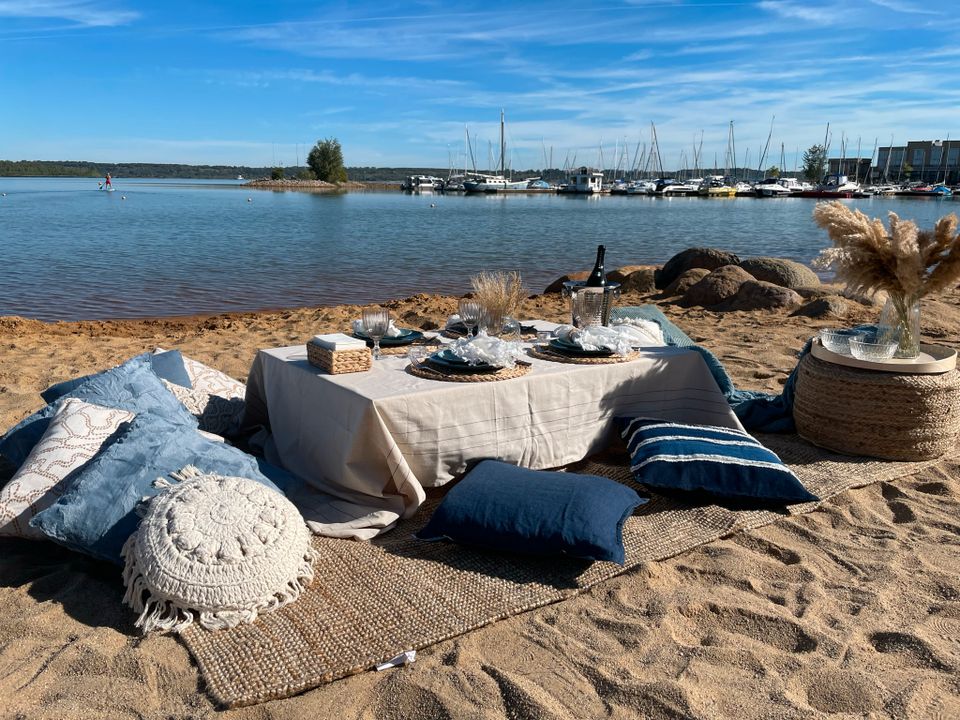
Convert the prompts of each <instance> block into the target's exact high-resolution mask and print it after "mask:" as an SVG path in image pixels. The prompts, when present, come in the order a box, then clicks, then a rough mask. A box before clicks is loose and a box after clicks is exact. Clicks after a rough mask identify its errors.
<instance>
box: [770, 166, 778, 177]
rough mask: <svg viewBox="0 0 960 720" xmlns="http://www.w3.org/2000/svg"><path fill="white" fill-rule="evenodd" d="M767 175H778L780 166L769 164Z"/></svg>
mask: <svg viewBox="0 0 960 720" xmlns="http://www.w3.org/2000/svg"><path fill="white" fill-rule="evenodd" d="M767 177H775V178H778V177H780V168H778V167H777V166H776V165H771V166H770V167H768V168H767Z"/></svg>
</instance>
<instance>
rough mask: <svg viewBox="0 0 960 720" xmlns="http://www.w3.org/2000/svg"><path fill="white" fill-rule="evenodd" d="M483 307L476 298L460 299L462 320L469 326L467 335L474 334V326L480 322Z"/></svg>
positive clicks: (465, 325)
mask: <svg viewBox="0 0 960 720" xmlns="http://www.w3.org/2000/svg"><path fill="white" fill-rule="evenodd" d="M480 313H481V307H480V303H478V302H477V301H476V300H468V299H466V298H464V299H462V300H461V301H460V322H462V323H463V324H464V327H466V328H467V335H466V336H467V337H470V336H471V335H473V328H475V327H476V326H477V323H479V322H480Z"/></svg>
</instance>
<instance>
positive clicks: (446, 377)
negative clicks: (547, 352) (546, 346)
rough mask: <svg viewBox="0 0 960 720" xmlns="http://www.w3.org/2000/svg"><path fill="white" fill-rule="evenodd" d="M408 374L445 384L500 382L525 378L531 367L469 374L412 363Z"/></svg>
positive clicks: (522, 366)
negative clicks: (440, 381)
mask: <svg viewBox="0 0 960 720" xmlns="http://www.w3.org/2000/svg"><path fill="white" fill-rule="evenodd" d="M407 372H408V373H410V374H411V375H416V376H417V377H422V378H426V379H427V380H442V381H443V382H461V383H478V382H497V381H498V380H512V379H513V378H518V377H523V376H524V375H526V374H527V373H528V372H530V365H529V364H528V363H517V365H516V367H512V368H501V369H500V370H497V371H496V372H476V373H469V372H444V371H443V370H440V369H439V368H434V367H430V366H429V365H427V364H426V363H420V364H418V365H414V364H413V363H410V364H409V365H407Z"/></svg>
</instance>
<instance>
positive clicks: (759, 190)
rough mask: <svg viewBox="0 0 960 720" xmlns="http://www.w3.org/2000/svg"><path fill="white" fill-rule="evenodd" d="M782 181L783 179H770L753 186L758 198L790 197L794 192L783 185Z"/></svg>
mask: <svg viewBox="0 0 960 720" xmlns="http://www.w3.org/2000/svg"><path fill="white" fill-rule="evenodd" d="M782 179H783V178H778V177H769V178H764V179H763V180H761V181H760V182H758V183H757V184H756V185H754V186H753V189H754V191H755V192H756V194H757V197H765V198H768V197H790V196H791V195H793V191H792V190H790V188H788V187H786V186H785V185H783V183H782V182H781V180H782ZM791 179H792V178H791Z"/></svg>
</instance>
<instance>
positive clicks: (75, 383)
mask: <svg viewBox="0 0 960 720" xmlns="http://www.w3.org/2000/svg"><path fill="white" fill-rule="evenodd" d="M138 358H147V359H148V360H149V361H150V366H151V367H152V368H153V371H154V372H155V373H156V374H157V377H161V378H163V379H164V380H168V381H169V382H172V383H175V384H177V385H182V386H183V387H185V388H192V387H193V383H192V382H190V376H189V375H188V374H187V368H186V366H184V364H183V355H181V354H180V351H179V350H168V351H167V352H162V353H156V354H153V353H144V354H142V355H137V356H136V357H135V358H131V359H132V360H136V359H138ZM128 362H129V361H128ZM102 374H103V373H94V374H93V375H84V376H83V377H78V378H73V379H72V380H64V381H63V382H58V383H56V384H54V385H51V386H50V387H48V388H47V389H46V390H44V391H43V392H42V393H40V397H42V398H43V400H44V402H48V403H52V402H53V401H54V400H57V399H59V398H61V397H63V396H64V395H66V394H67V393H69V392H72V391H74V390H76V389H77V388H78V387H80V386H81V385H83V384H84V383H85V382H87V381H88V380H92V379H93V378H95V377H97V376H98V375H102Z"/></svg>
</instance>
